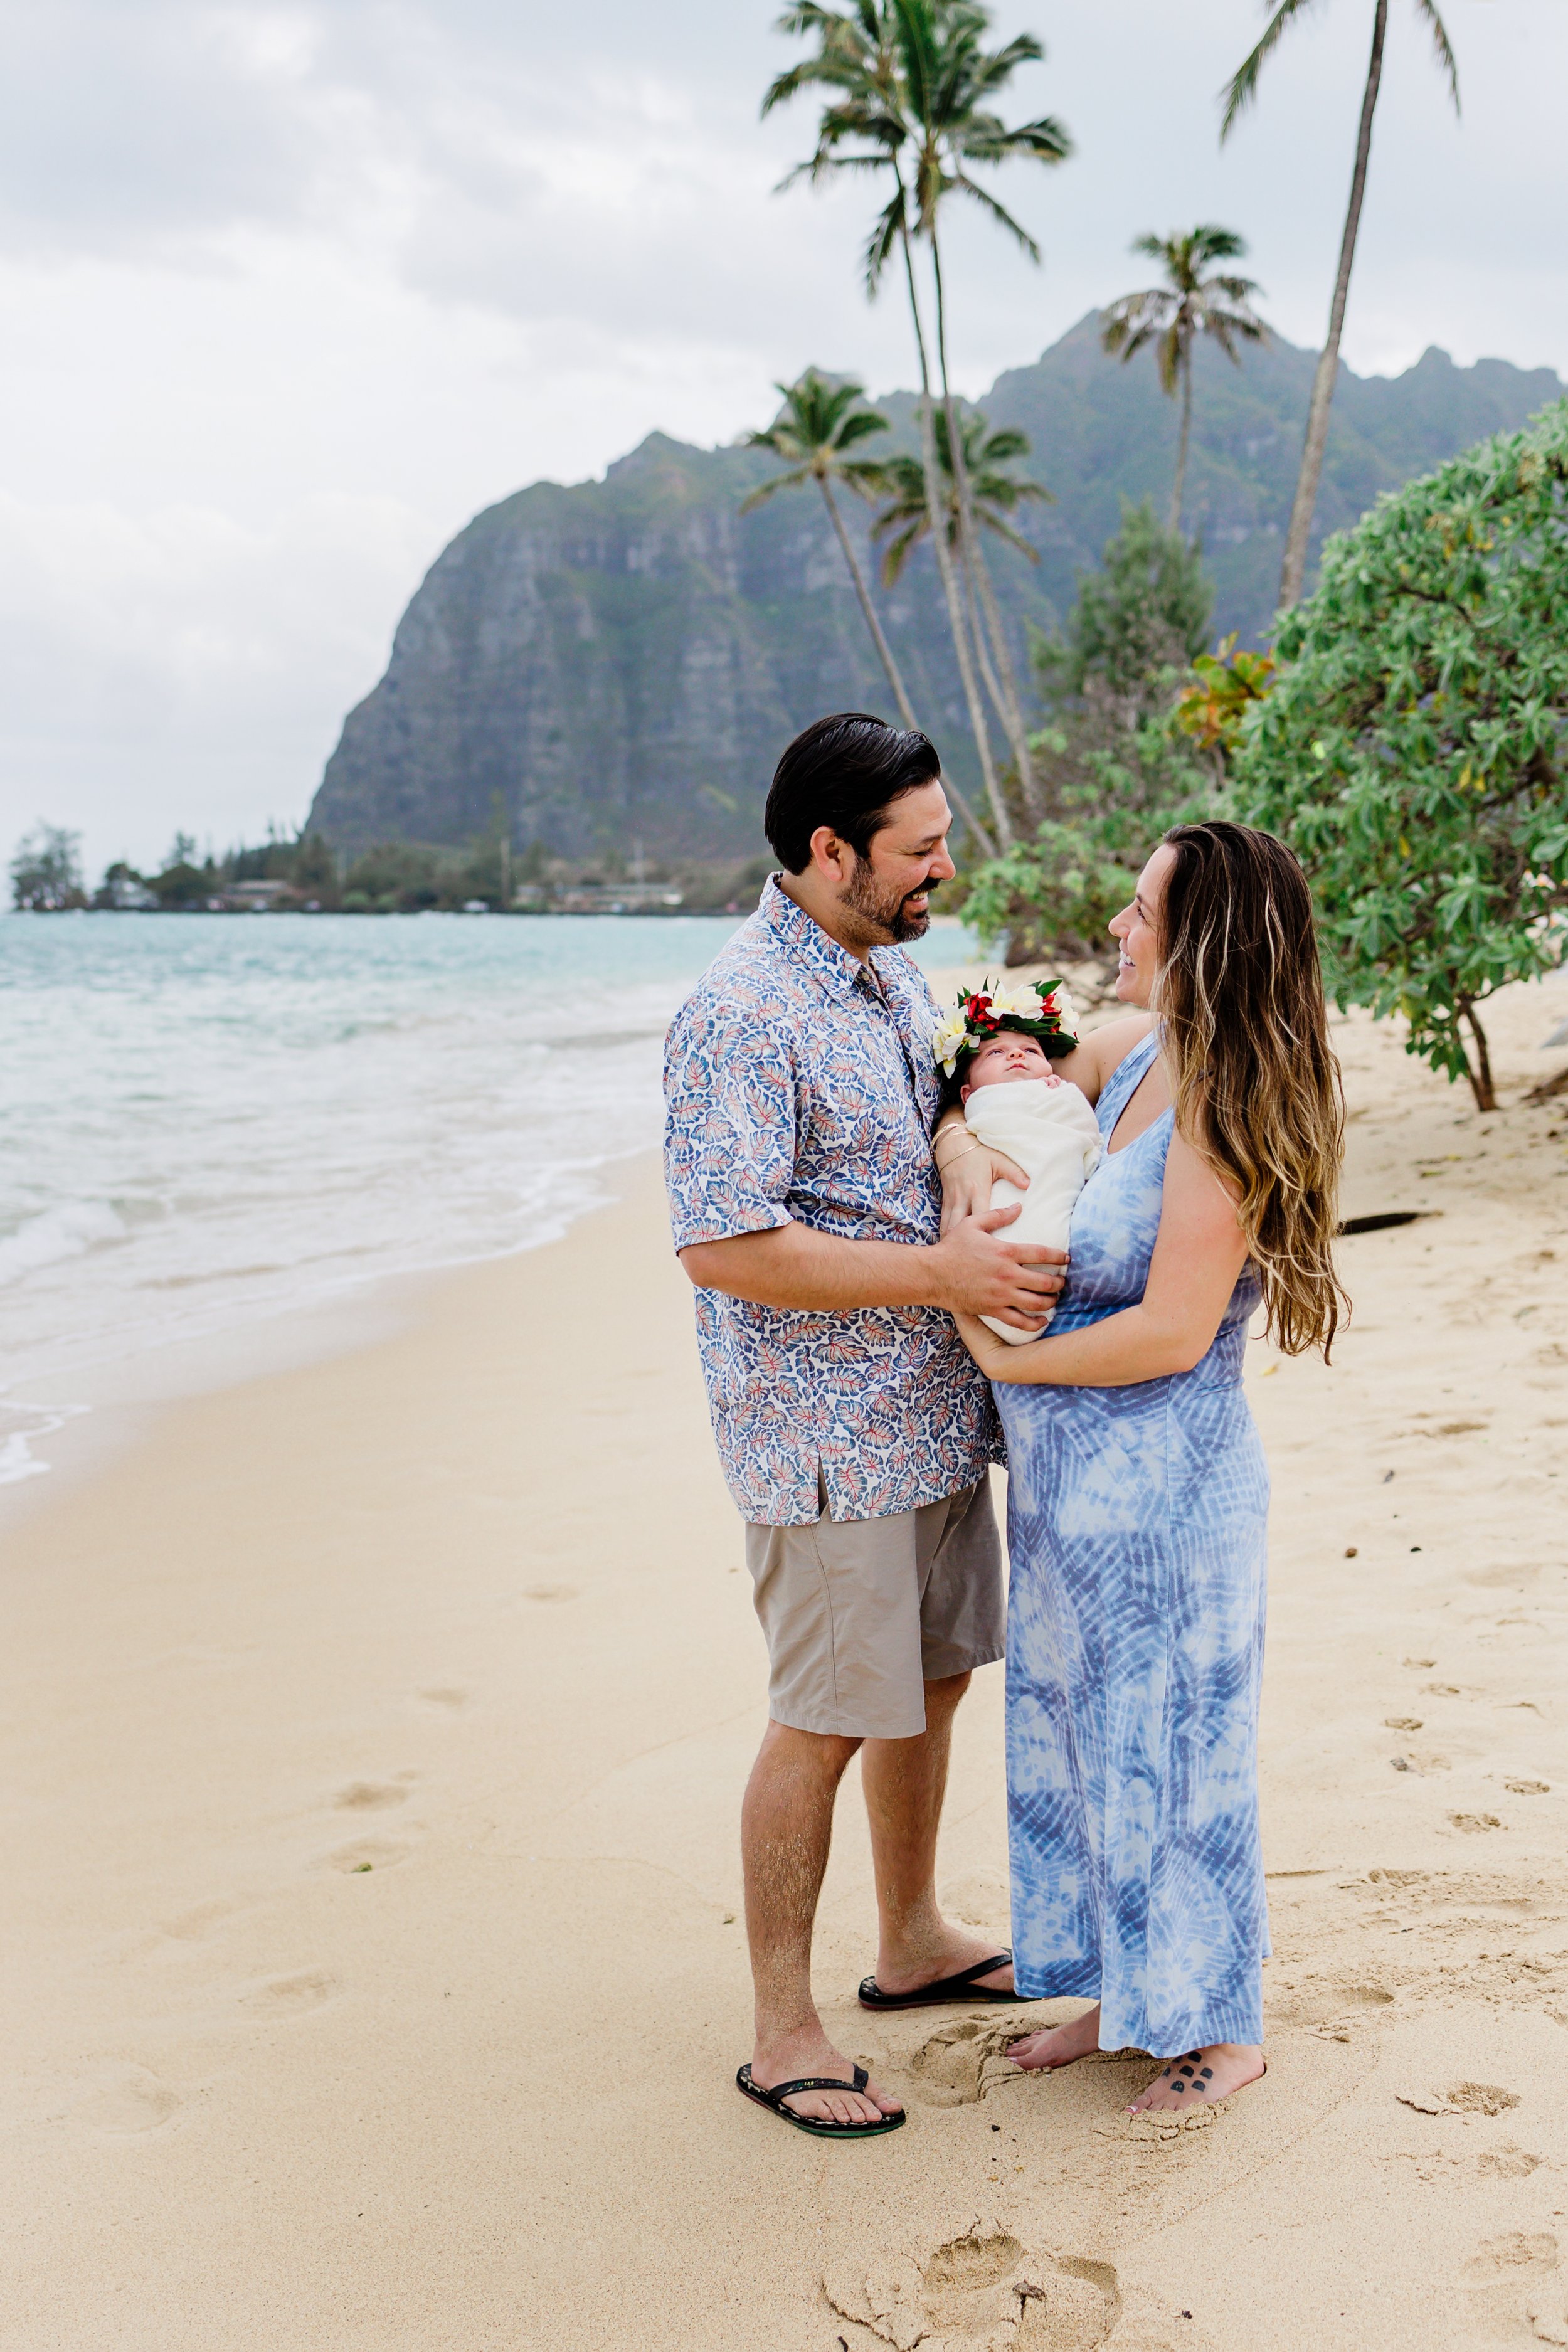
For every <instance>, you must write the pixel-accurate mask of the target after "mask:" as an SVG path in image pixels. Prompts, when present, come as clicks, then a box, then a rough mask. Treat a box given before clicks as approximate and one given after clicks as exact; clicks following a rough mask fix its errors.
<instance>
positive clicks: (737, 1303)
mask: <svg viewBox="0 0 1568 2352" xmlns="http://www.w3.org/2000/svg"><path fill="white" fill-rule="evenodd" d="M763 824H764V828H765V830H766V833H767V837H768V840H769V842H770V843H771V844H772V845H773V851H774V854H775V855H776V856H777V857H778V858H779V861H780V864H781V866H782V867H783V869H784V870H783V872H782V873H779V874H775V875H774V876H773V877H771V879H770V880H769V881H768V883H767V885H766V887H765V888H764V889H763V897H762V901H761V903H760V905H759V907H758V908H757V911H756V913H755V914H754V915H753V916H752V918H751V919H750V921H748V922H747V923H745V924H743V925H742V929H740V930H739V931H738V932H737V934H736V935H735V937H734V939H733V940H731V942H730V944H729V945H728V946H727V947H726V948H725V949H724V950H723V952H722V953H721V955H720V956H719V958H718V959H717V961H715V962H714V963H713V964H712V965H711V966H710V969H709V971H707V972H706V974H705V975H704V977H703V978H702V980H701V981H700V982H699V984H698V986H697V988H696V989H695V990H694V991H693V992H692V994H691V995H690V996H689V998H688V999H687V1002H686V1003H685V1004H684V1005H683V1006H682V1008H681V1010H680V1012H679V1014H678V1015H677V1017H676V1020H675V1022H674V1024H673V1025H672V1027H671V1029H670V1033H669V1038H668V1046H667V1051H666V1061H665V1092H666V1100H667V1105H668V1118H667V1125H666V1145H665V1164H666V1178H667V1181H668V1189H669V1197H670V1204H671V1212H672V1216H673V1222H674V1227H675V1243H676V1247H677V1249H678V1251H679V1255H680V1259H681V1263H682V1264H683V1265H684V1266H685V1268H686V1271H687V1273H688V1274H689V1276H690V1277H691V1280H692V1282H693V1283H694V1284H695V1285H696V1286H697V1293H698V1297H697V1324H698V1338H699V1345H700V1350H701V1356H702V1365H703V1370H704V1374H705V1376H706V1379H707V1382H708V1391H709V1400H710V1406H711V1410H712V1416H713V1426H714V1432H715V1434H716V1436H717V1439H718V1444H719V1452H720V1457H721V1462H722V1465H723V1469H724V1474H725V1477H726V1479H727V1481H728V1483H729V1486H730V1489H731V1493H732V1494H733V1496H734V1497H735V1500H736V1503H737V1504H738V1506H739V1507H740V1510H741V1513H742V1517H743V1518H744V1519H745V1521H746V1523H747V1525H746V1556H747V1563H748V1565H749V1567H750V1569H751V1572H752V1580H753V1583H754V1587H755V1597H756V1607H757V1614H758V1616H759V1618H760V1619H761V1621H762V1624H763V1633H765V1635H766V1637H767V1643H768V1654H769V1660H770V1665H771V1678H770V1685H769V1717H770V1720H769V1724H768V1728H767V1733H766V1735H765V1737H764V1738H763V1745H762V1748H761V1750H760V1752H759V1754H758V1757H757V1761H756V1765H755V1767H754V1769H753V1770H752V1778H751V1781H750V1784H749V1786H748V1788H747V1790H746V1798H745V1804H744V1808H743V1811H742V1860H743V1864H744V1870H745V1885H746V1927H747V1935H748V1938H749V1941H750V1947H751V1957H752V1979H753V1983H754V1986H755V1992H756V2042H755V2047H754V2050H753V2053H752V2061H751V2063H750V2065H749V2066H743V2067H742V2069H741V2072H740V2074H739V2076H738V2077H737V2080H738V2083H739V2085H740V2088H741V2089H742V2092H744V2093H745V2095H747V2096H748V2097H751V2098H754V2099H756V2100H758V2101H759V2103H760V2104H762V2105H766V2106H768V2107H770V2108H771V2109H772V2110H773V2112H774V2113H775V2114H778V2115H780V2116H783V2117H784V2120H785V2121H787V2122H790V2123H793V2124H796V2125H798V2126H800V2127H801V2128H802V2129H804V2130H808V2131H813V2132H816V2133H820V2134H824V2135H826V2134H832V2135H833V2136H835V2137H865V2136H867V2135H868V2134H870V2133H873V2132H881V2131H889V2130H892V2129H894V2128H895V2127H896V2126H898V2125H900V2124H901V2123H902V2122H903V2120H904V2116H903V2109H902V2107H901V2106H900V2103H899V2102H898V2101H897V2100H896V2099H893V2098H890V2097H889V2096H887V2095H885V2094H884V2093H882V2092H881V2091H879V2089H878V2088H877V2086H876V2085H875V2084H869V2083H868V2082H867V2079H866V2076H865V2073H864V2070H863V2069H860V2068H858V2067H854V2066H852V2065H851V2063H850V2062H849V2061H848V2060H847V2058H846V2057H845V2056H844V2054H843V2053H841V2052H840V2051H838V2050H836V2049H835V2048H834V2047H833V2044H832V2043H831V2042H829V2040H828V2038H827V2035H826V2032H825V2030H824V2028H823V2024H822V2021H821V2019H820V2018H819V2017H818V2015H817V2012H816V2005H815V2003H814V2001H813V2000H812V1992H811V1938H812V1927H813V1922H814V1919H815V1916H816V1903H817V1896H818V1894H819V1892H820V1889H821V1885H822V1876H823V1872H824V1870H825V1869H826V1863H827V1852H828V1843H829V1838H830V1835H831V1832H832V1822H833V1806H834V1800H835V1797H836V1795H837V1788H838V1782H839V1780H840V1779H841V1778H842V1776H843V1773H844V1770H845V1768H846V1766H847V1764H848V1762H849V1759H850V1758H851V1757H852V1756H853V1755H854V1754H855V1752H856V1750H857V1749H859V1750H860V1753H861V1777H862V1782H863V1786H864V1789H865V1793H866V1806H867V1811H868V1815H869V1819H870V1827H871V1845H872V1853H873V1857H874V1861H875V1867H876V1879H877V1904H878V1915H879V1926H880V1940H879V1951H878V1960H877V1972H876V1976H875V1978H874V1979H867V1981H866V1983H865V1984H864V1985H863V1986H862V1988H861V1998H862V2000H865V2001H866V2002H867V2005H868V2006H870V2007H904V2006H910V2005H913V2004H915V2003H916V2002H921V2001H922V2000H924V2001H930V2000H931V1998H932V1995H933V1991H935V1989H936V1988H939V1987H940V1988H941V1989H942V1990H941V1991H940V1993H937V1994H936V1997H937V1998H947V1999H953V1998H960V1999H962V1998H965V1997H967V1998H971V1999H973V1998H975V1997H984V1995H987V1994H989V1995H990V1996H991V1997H992V1998H998V1997H1001V1998H1009V1997H1011V1993H1012V1982H1013V1979H1012V1972H1011V1956H1010V1955H1009V1954H1005V1953H1004V1954H1000V1955H998V1954H995V1953H993V1952H990V1951H989V1950H988V1948H987V1947H986V1946H985V1945H984V1944H980V1943H977V1942H976V1941H975V1939H974V1938H973V1937H971V1936H968V1935H965V1934H964V1933H963V1930H962V1929H960V1928H956V1927H949V1926H948V1924H947V1923H946V1921H945V1920H944V1919H943V1918H942V1915H941V1913H940V1911H939V1910H938V1908H937V1903H936V1893H935V1885H934V1873H935V1864H936V1835H937V1825H938V1822H939V1819H940V1816H941V1811H942V1794H943V1789H944V1786H945V1782H946V1777H947V1761H948V1750H949V1744H950V1739H951V1735H952V1716H953V1710H954V1709H955V1708H956V1706H957V1705H958V1702H959V1700H960V1699H961V1698H962V1697H963V1693H964V1691H965V1689H966V1688H967V1686H968V1683H969V1676H970V1674H971V1671H972V1670H973V1668H974V1667H975V1666H977V1665H983V1664H986V1663H987V1662H988V1661H989V1660H991V1659H994V1658H998V1657H1000V1656H1001V1655H1002V1652H1003V1646H1004V1641H1003V1631H1004V1610H1003V1593H1002V1570H1001V1547H1000V1544H999V1541H998V1538H997V1533H996V1528H995V1524H994V1519H993V1517H992V1511H991V1501H990V1489H989V1484H988V1477H987V1472H988V1468H989V1465H990V1463H991V1462H992V1461H993V1460H994V1459H995V1458H996V1457H997V1438H996V1430H995V1423H994V1416H993V1412H992V1406H991V1398H990V1391H989V1390H988V1388H987V1386H986V1383H985V1381H984V1380H983V1379H982V1378H981V1377H980V1375H979V1374H978V1372H977V1371H976V1370H975V1368H974V1366H973V1363H972V1361H971V1360H970V1358H969V1356H968V1354H967V1353H966V1351H965V1350H964V1349H963V1346H962V1344H961V1342H960V1341H959V1339H958V1336H957V1333H956V1331H955V1330H954V1328H953V1326H952V1322H951V1321H950V1319H949V1317H950V1314H951V1313H952V1312H955V1311H963V1312H966V1313H969V1314H972V1315H979V1314H986V1315H997V1316H1002V1317H1005V1318H1007V1319H1008V1320H1009V1321H1012V1322H1014V1323H1016V1324H1017V1325H1018V1326H1019V1328H1028V1329H1033V1328H1037V1326H1038V1324H1039V1323H1040V1321H1041V1319H1042V1316H1043V1313H1044V1311H1045V1309H1046V1308H1047V1307H1048V1306H1049V1305H1050V1304H1051V1303H1052V1301H1053V1299H1054V1297H1055V1296H1056V1294H1057V1292H1058V1290H1059V1289H1060V1287H1061V1279H1062V1277H1061V1275H1060V1273H1059V1271H1058V1267H1059V1265H1060V1263H1061V1255H1060V1253H1059V1252H1056V1251H1051V1250H1047V1249H1044V1248H1040V1247H1037V1246H1030V1245H1025V1244H1014V1243H1010V1242H1009V1241H1008V1240H1007V1238H1006V1235H1005V1232H1003V1231H1002V1228H1003V1227H1004V1226H1005V1224H1007V1223H1010V1222H1011V1221H1012V1219H1013V1218H1014V1217H1015V1216H1016V1210H1007V1211H1001V1212H997V1213H994V1214H991V1215H986V1216H975V1217H968V1218H964V1219H963V1220H961V1221H960V1222H959V1223H956V1224H955V1225H954V1226H953V1228H952V1231H951V1232H950V1233H949V1234H947V1235H946V1236H945V1237H942V1235H941V1233H940V1208H941V1198H940V1191H939V1186H938V1181H937V1178H936V1174H935V1171H934V1170H933V1167H932V1163H931V1141H930V1137H931V1124H932V1121H933V1120H934V1118H935V1116H936V1111H937V1100H938V1085H937V1072H936V1068H935V1065H934V1062H933V1060H932V1055H931V1033H932V1031H933V1029H934V1027H935V1025H936V1019H937V1013H936V1006H935V1003H934V1002H933V1000H932V998H931V992H930V990H929V989H928V988H927V986H926V983H925V981H924V979H923V977H922V976H921V972H920V971H919V969H918V967H917V966H916V965H915V963H914V962H913V961H912V960H911V959H910V957H908V956H906V955H904V954H902V953H900V943H901V942H903V941H906V940H914V939H919V938H920V937H921V934H922V933H923V932H924V931H925V929H927V927H928V925H929V923H930V920H931V916H930V906H929V900H930V892H931V887H932V886H933V885H934V884H939V883H942V882H945V881H949V880H951V879H952V874H953V872H954V867H953V865H952V859H951V858H950V857H949V856H948V854H947V835H948V831H949V828H950V826H951V824H952V814H951V812H950V810H949V808H948V804H947V798H946V795H945V793H943V791H942V782H941V766H940V762H939V761H938V759H937V755H936V752H935V751H934V750H933V748H932V746H931V743H930V742H929V741H928V740H927V739H926V738H925V736H923V735H918V734H906V733H902V732H900V730H898V729H896V728H891V727H889V726H887V725H885V724H884V723H883V721H882V720H880V719H871V718H868V717H867V716H865V714H864V713H860V712H846V713H840V714H838V715H837V716H836V717H833V718H829V719H818V720H817V721H816V723H815V725H813V726H811V727H808V728H807V729H806V730H805V733H804V734H802V735H799V736H797V737H796V739H795V741H794V742H793V743H792V744H791V745H790V746H789V748H788V750H787V751H785V752H784V757H783V759H782V760H781V761H779V765H778V770H777V772H776V774H775V775H774V778H773V789H772V791H771V792H770V793H769V795H768V802H767V808H766V812H765V814H764V817H763ZM954 1979H959V1980H960V1981H958V1982H954Z"/></svg>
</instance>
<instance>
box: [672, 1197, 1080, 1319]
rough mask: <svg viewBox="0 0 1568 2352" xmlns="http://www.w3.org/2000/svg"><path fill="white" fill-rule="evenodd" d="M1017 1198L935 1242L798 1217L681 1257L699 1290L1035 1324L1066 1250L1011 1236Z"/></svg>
mask: <svg viewBox="0 0 1568 2352" xmlns="http://www.w3.org/2000/svg"><path fill="white" fill-rule="evenodd" d="M1017 1213H1018V1211H1017V1208H1016V1206H1014V1207H1012V1208H1007V1209H987V1211H986V1212H985V1213H984V1216H981V1217H965V1218H964V1219H963V1223H961V1224H958V1225H955V1226H954V1227H953V1229H952V1232H951V1233H950V1234H944V1235H943V1236H942V1240H941V1241H938V1242H919V1243H912V1242H882V1241H870V1240H867V1241H851V1240H849V1239H848V1238H847V1237H845V1236H841V1235H839V1234H818V1233H814V1232H813V1231H812V1229H811V1227H810V1226H809V1225H797V1224H795V1223H794V1222H793V1220H792V1221H791V1222H790V1223H787V1224H784V1225H773V1226H770V1227H769V1228H768V1229H767V1231H765V1232H763V1233H760V1234H729V1235H727V1236H726V1237H725V1238H724V1239H723V1240H721V1241H711V1242H689V1243H688V1244H687V1245H686V1247H685V1248H684V1249H683V1250H682V1251H681V1253H680V1263H681V1265H683V1266H684V1267H685V1268H686V1271H687V1273H688V1274H689V1276H690V1277H691V1280H692V1281H693V1282H694V1283H695V1284H696V1285H697V1287H698V1288H699V1290H722V1291H723V1292H725V1293H726V1295H727V1296H728V1297H731V1298H750V1299H754V1300H755V1301H757V1302H758V1304H760V1305H762V1306H763V1307H802V1308H805V1310H806V1311H807V1312H808V1313H815V1314H830V1315H831V1314H848V1313H851V1312H853V1310H854V1309H855V1308H856V1307H945V1308H946V1309H947V1311H948V1312H949V1313H950V1314H968V1315H994V1316H996V1317H998V1318H1000V1319H1001V1320H1003V1321H1005V1322H1008V1323H1014V1324H1016V1326H1017V1328H1018V1329H1019V1330H1020V1331H1033V1330H1035V1329H1037V1328H1038V1326H1039V1324H1040V1323H1041V1321H1042V1320H1043V1319H1044V1318H1045V1316H1046V1314H1047V1310H1048V1309H1049V1307H1051V1305H1052V1303H1053V1302H1054V1300H1055V1298H1056V1296H1057V1293H1058V1291H1059V1290H1060V1288H1061V1286H1062V1282H1063V1279H1064V1277H1063V1275H1062V1271H1061V1269H1062V1267H1063V1266H1064V1265H1066V1264H1067V1259H1066V1257H1065V1255H1063V1253H1062V1252H1061V1251H1060V1250H1054V1249H1047V1248H1046V1247H1045V1245H1044V1244H1043V1243H1040V1242H1010V1241H1008V1240H1007V1238H1006V1236H1005V1233H1004V1232H1003V1230H1002V1228H1003V1227H1004V1226H1006V1225H1010V1224H1011V1223H1013V1220H1014V1219H1015V1218H1016V1215H1017Z"/></svg>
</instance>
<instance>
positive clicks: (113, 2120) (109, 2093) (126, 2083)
mask: <svg viewBox="0 0 1568 2352" xmlns="http://www.w3.org/2000/svg"><path fill="white" fill-rule="evenodd" d="M179 2104H180V2100H179V2095H178V2094H177V2093H176V2092H174V2091H171V2090H170V2088H169V2085H168V2084H167V2083H163V2082H160V2081H159V2079H158V2077H157V2075H156V2074H150V2073H149V2072H148V2070H147V2068H146V2067H145V2066H114V2067H110V2068H107V2069H106V2070H105V2072H104V2073H103V2074H102V2075H100V2078H99V2080H98V2081H97V2082H96V2083H95V2084H92V2086H91V2087H90V2089H89V2090H87V2091H84V2092H83V2093H82V2095H81V2096H80V2097H79V2099H78V2100H77V2101H76V2102H75V2104H74V2105H73V2106H72V2108H71V2117H72V2120H73V2121H74V2122H76V2123H78V2124H79V2125H81V2126H84V2127H85V2129H87V2130H88V2131H91V2132H102V2133H103V2134H105V2135H106V2137H109V2138H111V2139H129V2138H132V2137H136V2136H137V2135H138V2134H140V2133H142V2132H151V2131H157V2130H159V2129H160V2128H161V2127H162V2126H163V2125H164V2124H166V2123H167V2122H168V2120H169V2118H170V2116H172V2115H174V2112H175V2110H176V2109H177V2108H178V2106H179Z"/></svg>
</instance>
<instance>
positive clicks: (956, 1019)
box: [931, 1012, 969, 1078]
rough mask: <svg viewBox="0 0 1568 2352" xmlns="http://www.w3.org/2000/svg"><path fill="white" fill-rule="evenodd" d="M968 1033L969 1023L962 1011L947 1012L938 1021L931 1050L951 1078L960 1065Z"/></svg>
mask: <svg viewBox="0 0 1568 2352" xmlns="http://www.w3.org/2000/svg"><path fill="white" fill-rule="evenodd" d="M968 1034H969V1024H968V1023H967V1022H966V1021H965V1019H964V1017H963V1013H962V1012H957V1013H946V1014H944V1015H943V1017H942V1020H941V1021H939V1022H938V1023H937V1025H936V1034H934V1036H933V1037H932V1039H931V1052H932V1054H933V1055H934V1056H935V1058H936V1060H937V1061H938V1062H940V1063H941V1065H942V1068H943V1070H944V1071H945V1072H946V1073H947V1076H949V1077H950V1078H951V1077H952V1074H953V1072H954V1070H955V1069H956V1068H957V1067H958V1056H959V1052H960V1049H961V1048H962V1046H963V1041H964V1038H965V1037H966V1036H967V1035H968Z"/></svg>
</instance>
